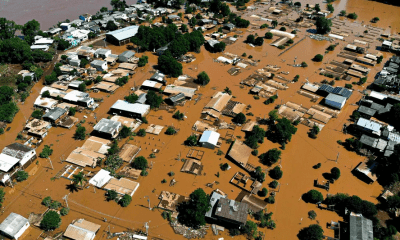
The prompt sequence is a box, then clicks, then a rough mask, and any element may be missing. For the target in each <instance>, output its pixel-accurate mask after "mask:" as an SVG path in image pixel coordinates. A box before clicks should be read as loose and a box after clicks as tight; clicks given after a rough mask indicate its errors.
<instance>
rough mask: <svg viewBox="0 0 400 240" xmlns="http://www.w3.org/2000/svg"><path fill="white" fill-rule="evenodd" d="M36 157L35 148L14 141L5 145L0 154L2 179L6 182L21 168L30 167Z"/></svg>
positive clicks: (0, 177)
mask: <svg viewBox="0 0 400 240" xmlns="http://www.w3.org/2000/svg"><path fill="white" fill-rule="evenodd" d="M35 159H36V151H35V149H33V148H30V147H28V146H25V145H22V144H20V143H13V144H10V145H8V146H6V147H4V149H3V151H2V152H1V154H0V181H1V182H2V183H3V184H5V183H6V182H7V181H8V180H10V179H11V177H12V176H13V175H14V174H15V173H16V172H17V171H18V170H20V169H25V168H26V167H28V166H29V165H30V164H31V163H32V161H33V160H35Z"/></svg>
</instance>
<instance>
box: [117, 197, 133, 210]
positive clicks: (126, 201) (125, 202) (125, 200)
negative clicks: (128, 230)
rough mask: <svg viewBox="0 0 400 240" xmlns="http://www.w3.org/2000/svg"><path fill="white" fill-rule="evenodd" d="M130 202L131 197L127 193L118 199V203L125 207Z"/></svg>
mask: <svg viewBox="0 0 400 240" xmlns="http://www.w3.org/2000/svg"><path fill="white" fill-rule="evenodd" d="M131 202H132V197H131V196H129V195H128V194H125V195H124V196H123V197H122V198H121V199H120V200H119V204H120V205H121V206H122V207H127V206H128V205H129V204H130V203H131Z"/></svg>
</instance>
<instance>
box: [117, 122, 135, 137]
mask: <svg viewBox="0 0 400 240" xmlns="http://www.w3.org/2000/svg"><path fill="white" fill-rule="evenodd" d="M131 134H132V129H131V128H130V127H127V126H125V125H124V126H122V129H121V131H119V136H120V137H121V138H127V137H129V136H130V135H131Z"/></svg>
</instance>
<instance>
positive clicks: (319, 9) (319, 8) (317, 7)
mask: <svg viewBox="0 0 400 240" xmlns="http://www.w3.org/2000/svg"><path fill="white" fill-rule="evenodd" d="M314 10H315V11H316V12H320V11H321V7H320V6H319V4H318V3H317V4H315V8H314Z"/></svg>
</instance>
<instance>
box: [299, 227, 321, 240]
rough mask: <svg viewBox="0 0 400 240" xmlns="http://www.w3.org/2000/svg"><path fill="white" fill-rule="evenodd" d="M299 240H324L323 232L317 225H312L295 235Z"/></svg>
mask: <svg viewBox="0 0 400 240" xmlns="http://www.w3.org/2000/svg"><path fill="white" fill-rule="evenodd" d="M297 237H298V238H299V240H322V239H324V230H323V229H322V228H321V226H320V225H318V224H312V225H310V226H308V227H305V228H303V229H301V230H300V232H299V234H298V235H297Z"/></svg>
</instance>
